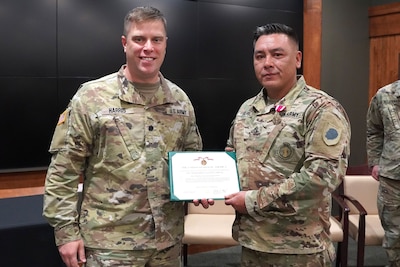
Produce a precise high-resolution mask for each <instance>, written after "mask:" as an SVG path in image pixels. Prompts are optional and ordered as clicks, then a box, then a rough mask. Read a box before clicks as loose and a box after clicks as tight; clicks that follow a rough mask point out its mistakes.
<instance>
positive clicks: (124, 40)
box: [121, 35, 126, 52]
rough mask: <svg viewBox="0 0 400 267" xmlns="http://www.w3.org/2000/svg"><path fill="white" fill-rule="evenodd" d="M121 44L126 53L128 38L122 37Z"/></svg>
mask: <svg viewBox="0 0 400 267" xmlns="http://www.w3.org/2000/svg"><path fill="white" fill-rule="evenodd" d="M121 43H122V47H123V48H124V52H126V36H125V35H122V36H121Z"/></svg>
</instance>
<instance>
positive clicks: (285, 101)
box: [275, 75, 307, 109]
mask: <svg viewBox="0 0 400 267" xmlns="http://www.w3.org/2000/svg"><path fill="white" fill-rule="evenodd" d="M306 86H307V84H306V80H305V79H304V77H303V75H298V76H297V82H296V84H295V85H294V86H293V87H292V89H290V91H289V92H288V93H287V94H286V95H285V96H284V97H283V98H282V99H281V100H279V101H278V102H276V104H275V106H277V105H281V106H285V107H286V109H289V107H290V106H291V105H292V103H293V102H294V101H295V100H296V99H297V97H298V96H299V94H300V93H301V91H303V89H304V88H305V87H306Z"/></svg>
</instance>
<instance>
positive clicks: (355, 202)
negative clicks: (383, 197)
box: [341, 194, 368, 217]
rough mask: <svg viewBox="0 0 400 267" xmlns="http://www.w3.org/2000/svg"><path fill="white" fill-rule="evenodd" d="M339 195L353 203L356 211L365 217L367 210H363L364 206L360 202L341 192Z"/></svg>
mask: <svg viewBox="0 0 400 267" xmlns="http://www.w3.org/2000/svg"><path fill="white" fill-rule="evenodd" d="M341 197H342V198H343V199H345V200H347V201H349V202H350V203H351V204H353V206H354V207H355V208H356V209H357V211H358V213H359V214H360V216H363V217H365V215H367V214H368V213H367V211H366V210H365V208H364V206H363V205H361V203H360V202H358V200H357V199H355V198H354V197H352V196H348V195H345V194H341Z"/></svg>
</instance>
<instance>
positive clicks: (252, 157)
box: [225, 23, 350, 267]
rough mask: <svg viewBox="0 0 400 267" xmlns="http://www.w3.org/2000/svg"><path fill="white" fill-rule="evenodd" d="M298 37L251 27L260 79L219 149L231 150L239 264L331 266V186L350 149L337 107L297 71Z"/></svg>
mask: <svg viewBox="0 0 400 267" xmlns="http://www.w3.org/2000/svg"><path fill="white" fill-rule="evenodd" d="M301 59H302V53H301V52H300V51H299V43H298V39H297V36H296V34H295V32H294V31H293V29H292V28H290V27H288V26H286V25H282V24H275V23H274V24H267V25H265V26H261V27H257V29H256V31H255V34H254V55H253V62H254V70H255V74H256V77H257V79H258V81H259V82H260V83H261V85H262V86H263V87H262V89H261V91H260V93H259V94H258V95H256V96H255V97H253V98H251V99H248V100H247V101H245V102H244V103H243V104H242V106H241V107H240V109H239V111H238V113H237V115H236V118H235V120H234V121H233V125H232V128H231V131H230V135H229V139H228V142H227V148H226V150H228V151H229V150H234V151H236V156H237V164H238V171H239V176H240V183H241V186H242V190H243V191H241V192H238V193H234V194H231V195H228V196H226V200H225V203H226V204H228V205H232V206H233V207H234V208H235V210H236V214H237V216H236V220H235V223H234V226H233V235H234V238H236V239H238V241H239V243H240V245H241V246H242V259H241V265H242V266H260V267H261V266H262V267H265V266H274V267H276V266H282V267H287V266H331V262H332V261H334V258H335V249H334V246H333V244H332V242H331V240H330V238H329V227H330V224H329V216H330V214H331V192H332V191H334V190H335V189H336V188H337V186H338V185H339V184H340V183H341V182H342V179H343V177H344V175H345V173H346V169H347V164H348V158H349V154H350V147H349V142H350V123H349V120H348V117H347V115H346V112H345V110H344V109H343V107H342V106H341V105H340V104H339V103H338V102H337V101H336V100H335V99H333V98H332V97H330V96H329V95H327V94H326V93H324V92H323V91H321V90H317V89H314V88H312V87H310V86H308V85H307V84H306V81H305V79H304V77H303V76H297V69H299V68H300V66H301Z"/></svg>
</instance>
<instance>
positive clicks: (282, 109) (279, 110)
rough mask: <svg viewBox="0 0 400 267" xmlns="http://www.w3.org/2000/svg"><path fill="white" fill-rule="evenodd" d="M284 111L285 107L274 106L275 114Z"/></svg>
mask: <svg viewBox="0 0 400 267" xmlns="http://www.w3.org/2000/svg"><path fill="white" fill-rule="evenodd" d="M285 109H286V107H285V106H283V105H276V106H275V110H276V111H277V112H282V111H284V110H285Z"/></svg>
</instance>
